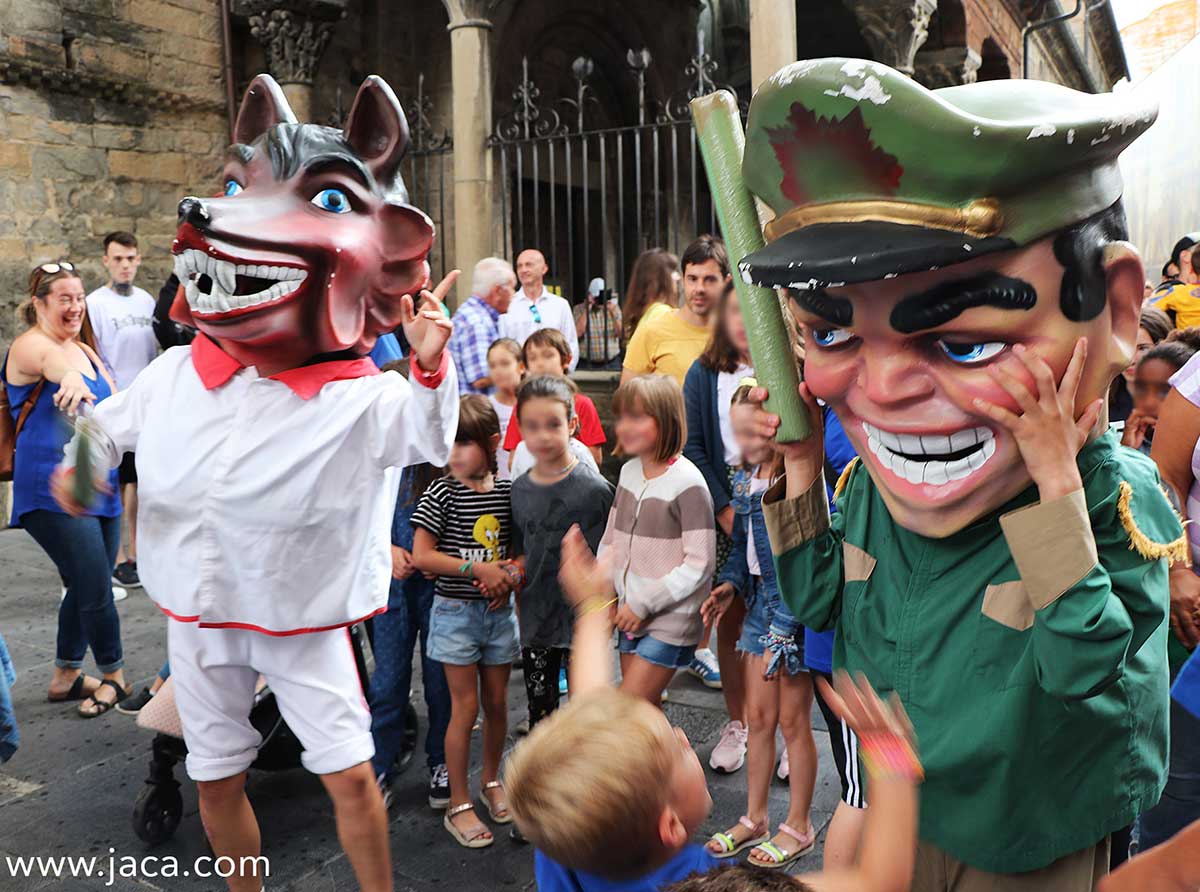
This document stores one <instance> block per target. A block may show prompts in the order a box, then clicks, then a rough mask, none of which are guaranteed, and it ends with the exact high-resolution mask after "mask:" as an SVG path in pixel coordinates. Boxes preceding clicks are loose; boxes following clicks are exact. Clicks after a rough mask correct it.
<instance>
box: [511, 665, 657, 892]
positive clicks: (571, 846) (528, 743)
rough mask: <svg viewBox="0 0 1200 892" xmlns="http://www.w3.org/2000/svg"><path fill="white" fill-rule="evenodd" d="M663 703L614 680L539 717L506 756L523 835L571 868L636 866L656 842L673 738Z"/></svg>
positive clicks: (616, 872) (614, 873)
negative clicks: (614, 684)
mask: <svg viewBox="0 0 1200 892" xmlns="http://www.w3.org/2000/svg"><path fill="white" fill-rule="evenodd" d="M666 727H667V726H666V722H665V719H664V718H663V714H662V712H661V711H659V710H657V709H655V708H654V707H653V706H651V705H650V704H649V703H647V702H646V701H645V700H643V699H641V698H640V697H633V696H631V695H629V694H625V693H621V692H620V691H617V690H615V689H612V688H604V689H601V690H598V691H594V692H589V693H587V694H585V695H583V696H580V697H578V698H576V699H574V700H572V702H571V703H569V704H567V706H565V707H563V708H562V709H559V710H556V711H555V712H554V713H553V714H552V715H550V716H549V717H548V718H546V719H543V720H542V721H540V722H538V723H537V725H536V726H535V727H534V729H533V730H532V731H530V733H529V736H528V737H526V738H525V740H524V741H523V742H522V743H521V744H520V745H518V746H517V748H516V750H515V751H514V752H513V754H512V755H511V756H510V757H509V760H508V765H507V767H506V769H505V772H504V787H505V790H506V791H507V793H508V807H509V808H510V809H511V810H512V813H513V816H514V818H515V819H516V822H517V826H518V827H519V828H520V830H521V833H523V834H524V835H525V837H526V838H527V839H528V840H529V841H530V842H531V843H533V844H534V845H535V846H537V847H538V848H539V849H541V850H542V852H544V853H545V854H546V855H547V856H549V857H550V858H552V859H553V860H555V861H557V862H558V863H559V864H561V865H563V866H564V867H566V868H568V869H571V870H583V871H586V872H588V873H593V874H598V875H600V876H603V877H606V878H611V879H623V878H628V877H632V876H638V875H639V874H641V873H644V872H645V870H646V865H647V864H648V863H649V862H650V861H652V860H653V859H654V857H655V856H656V855H657V854H658V853H659V851H660V850H661V846H662V844H661V842H660V837H659V831H658V821H659V818H660V816H661V815H662V813H663V809H664V808H666V806H667V804H668V802H669V800H670V796H671V778H672V777H673V775H674V772H675V769H676V766H677V765H678V763H679V754H678V743H677V741H676V740H675V736H674V735H673V734H668V733H666Z"/></svg>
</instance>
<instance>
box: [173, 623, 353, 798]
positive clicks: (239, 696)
mask: <svg viewBox="0 0 1200 892" xmlns="http://www.w3.org/2000/svg"><path fill="white" fill-rule="evenodd" d="M167 627H168V632H167V651H168V655H169V657H170V660H171V678H172V680H173V681H174V684H175V692H176V693H175V697H176V704H177V706H178V709H179V719H180V722H181V724H182V725H183V739H184V741H185V742H186V743H187V747H188V757H187V773H188V776H189V777H190V778H191V779H192V780H195V781H216V780H223V779H224V778H227V777H233V776H234V775H236V774H240V773H241V772H243V771H245V770H246V769H247V768H249V767H250V763H252V762H253V761H254V759H255V757H256V755H257V754H258V747H259V746H260V744H261V743H262V736H261V735H260V734H259V733H258V732H257V731H256V730H254V727H253V726H252V725H251V724H250V708H251V707H252V706H253V705H254V689H255V687H256V685H257V682H258V676H259V675H260V674H261V675H262V676H264V677H265V678H266V680H267V684H269V685H270V686H271V690H272V691H273V692H274V693H275V699H276V702H277V703H278V704H279V712H280V714H281V715H282V716H283V720H284V721H285V722H287V723H288V727H290V728H291V729H292V731H293V733H295V735H296V737H297V738H298V739H299V740H300V743H301V744H302V745H303V746H304V753H303V755H302V756H301V761H302V762H303V764H304V767H305V768H307V769H308V770H309V771H311V772H312V773H313V774H332V773H333V772H335V771H343V770H345V769H347V768H352V767H354V766H355V765H358V764H359V763H360V762H366V761H368V760H370V758H371V757H372V756H373V755H374V754H375V744H374V741H373V740H372V738H371V712H370V709H369V708H368V707H367V701H366V698H365V697H364V696H363V689H362V685H361V684H360V682H359V678H358V669H357V667H356V665H355V661H354V650H353V647H352V645H351V643H350V632H349V630H347V629H344V628H342V629H332V630H330V631H326V632H308V633H304V634H300V635H282V636H275V635H267V634H264V633H262V632H252V631H247V630H243V629H204V628H201V627H200V626H199V625H198V624H197V623H188V622H181V621H179V620H170V621H169V622H168V623H167Z"/></svg>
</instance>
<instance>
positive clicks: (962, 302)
mask: <svg viewBox="0 0 1200 892" xmlns="http://www.w3.org/2000/svg"><path fill="white" fill-rule="evenodd" d="M1036 305H1037V289H1036V288H1034V287H1033V286H1032V285H1030V284H1029V283H1028V282H1026V281H1025V280H1024V279H1014V278H1012V277H1011V276H1002V275H1000V274H999V273H983V274H981V275H978V276H972V277H971V278H969V279H956V280H955V281H953V282H943V283H942V284H941V285H937V286H935V287H933V288H930V289H929V290H928V291H924V292H922V293H920V294H914V295H912V296H910V297H906V298H904V300H902V301H900V303H898V304H896V306H895V307H894V308H893V309H892V316H891V323H892V328H894V329H895V330H896V331H898V332H901V333H903V334H913V333H914V332H918V331H925V330H926V329H930V328H937V327H938V326H939V325H945V324H946V323H947V322H949V321H950V320H952V319H955V318H957V317H958V315H959V314H960V313H962V312H964V311H965V310H969V309H971V308H972V307H997V308H999V309H1001V310H1032V309H1033V308H1034V306H1036Z"/></svg>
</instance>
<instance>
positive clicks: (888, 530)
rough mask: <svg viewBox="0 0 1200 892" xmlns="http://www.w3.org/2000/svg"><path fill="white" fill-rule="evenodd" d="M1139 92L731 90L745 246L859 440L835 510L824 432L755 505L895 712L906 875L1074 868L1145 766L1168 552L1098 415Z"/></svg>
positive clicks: (1164, 510)
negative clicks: (899, 708)
mask: <svg viewBox="0 0 1200 892" xmlns="http://www.w3.org/2000/svg"><path fill="white" fill-rule="evenodd" d="M1154 114H1155V112H1154V108H1153V106H1152V105H1151V106H1147V105H1146V104H1145V103H1144V101H1143V100H1142V98H1141V97H1140V96H1138V95H1137V94H1133V95H1131V96H1124V97H1122V96H1116V95H1100V96H1093V95H1085V94H1081V93H1076V92H1074V91H1071V90H1068V89H1066V88H1063V87H1059V86H1057V85H1053V84H1047V83H1040V82H1034V81H995V82H989V83H980V84H973V85H969V86H963V87H954V88H949V89H943V90H935V91H929V90H926V89H925V88H923V87H921V86H920V85H919V84H916V83H915V82H913V81H912V80H910V79H909V78H907V77H904V76H903V75H901V74H899V73H898V72H895V71H892V70H891V69H888V68H886V67H884V66H881V65H878V64H875V63H872V62H865V61H861V60H847V59H821V60H813V61H804V62H798V63H796V64H794V65H791V66H788V67H786V68H784V69H782V70H781V71H779V72H777V73H776V74H775V75H774V76H772V77H771V78H769V79H768V81H767V82H766V83H765V84H764V85H763V86H762V87H761V88H760V89H759V91H758V92H757V93H756V95H755V97H754V100H753V102H752V103H751V107H750V115H749V122H748V125H747V134H746V146H745V155H744V158H743V167H742V175H743V178H744V180H745V183H746V185H747V186H748V187H749V188H750V190H751V191H752V192H753V193H755V194H756V195H757V196H758V197H759V198H760V199H761V200H762V201H763V202H764V203H765V204H766V205H768V206H769V207H770V208H772V209H773V210H774V212H775V218H774V220H773V221H771V222H770V223H769V224H768V225H767V226H766V229H765V236H766V240H767V244H766V246H765V247H764V248H762V249H761V250H759V251H756V252H754V253H752V254H750V255H749V256H746V257H741V258H738V260H739V261H740V263H739V269H740V272H741V274H742V275H743V276H744V277H746V280H747V281H750V282H753V283H754V284H756V285H761V286H770V287H776V288H786V289H788V290H789V293H790V295H791V297H792V298H793V301H794V304H795V306H796V308H797V315H798V316H799V317H800V319H801V322H802V327H803V331H804V336H805V339H806V359H805V381H806V386H807V388H808V390H809V392H810V393H811V395H812V396H814V397H816V398H818V399H820V400H823V401H825V402H826V403H828V404H829V405H830V406H832V408H833V409H834V411H835V412H836V413H837V415H838V417H839V419H840V420H841V422H842V425H843V426H844V427H845V430H846V433H847V434H848V435H849V437H850V439H851V440H852V441H853V443H854V445H855V447H856V449H857V451H858V453H859V455H860V456H861V461H860V462H856V463H855V464H854V465H852V466H851V468H849V469H848V470H847V472H846V474H844V475H843V478H842V480H841V481H840V482H839V485H838V508H839V510H838V512H837V514H836V515H835V516H834V517H833V519H832V520H831V519H830V516H829V510H828V506H827V502H826V490H825V487H824V484H823V481H822V479H821V476H820V472H819V469H820V468H821V463H820V461H819V454H820V453H819V448H820V447H819V440H820V438H819V436H817V437H814V438H813V445H812V446H808V447H796V446H793V447H791V449H792V450H793V451H792V453H790V454H791V455H793V456H799V457H797V458H795V459H794V460H790V463H789V478H790V477H794V476H796V475H795V474H794V473H793V470H794V469H795V468H797V467H799V468H804V469H811V471H810V473H809V475H808V477H807V479H804V480H795V479H787V480H785V481H782V482H781V483H780V484H778V485H777V486H776V487H774V488H773V490H772V491H771V492H770V493H769V494H768V495H767V496H766V497H765V498H764V499H763V509H764V513H765V515H766V519H767V523H768V525H769V529H770V535H771V542H772V546H773V549H774V551H775V554H776V560H777V565H778V571H779V578H780V584H781V589H782V591H783V593H784V597H785V598H786V599H787V601H788V603H789V605H790V606H791V607H792V610H793V612H794V613H795V614H796V616H797V617H798V618H799V619H800V620H801V621H802V622H803V623H804V624H805V625H806V626H809V627H812V628H815V629H828V628H834V627H836V629H837V641H836V649H835V663H836V664H837V665H838V666H840V667H842V668H846V669H850V670H854V671H861V672H864V673H866V675H867V676H868V678H869V679H870V681H871V683H872V685H874V686H875V688H876V689H877V690H880V691H885V690H887V691H895V692H896V693H898V694H899V696H900V698H901V699H902V700H903V702H904V705H905V706H906V708H907V709H908V712H909V715H910V716H911V718H912V721H913V723H914V725H915V727H916V731H917V737H918V738H919V741H920V747H921V754H922V759H923V760H924V762H925V767H926V772H927V780H926V783H925V785H924V788H923V791H922V796H921V827H920V837H921V848H920V852H919V853H918V865H917V875H916V881H915V884H914V887H913V888H914V889H916V890H921V892H934V890H936V892H944V890H973V889H983V888H987V889H1005V890H1009V889H1013V890H1015V889H1022V890H1026V889H1028V890H1035V889H1037V890H1041V889H1047V890H1049V889H1054V890H1058V892H1083V890H1090V889H1091V888H1092V886H1093V884H1094V882H1095V881H1096V879H1097V878H1098V877H1099V876H1100V875H1102V874H1103V872H1105V871H1106V869H1107V857H1108V855H1107V850H1108V847H1107V840H1108V836H1109V834H1110V833H1112V832H1114V831H1116V830H1118V829H1120V828H1123V827H1125V826H1126V825H1128V824H1130V823H1131V822H1132V821H1133V820H1134V818H1135V817H1136V816H1137V815H1138V813H1139V812H1140V811H1142V810H1143V809H1145V808H1147V807H1149V806H1151V805H1153V804H1154V803H1155V802H1156V801H1157V799H1158V796H1159V793H1160V791H1161V790H1162V786H1163V783H1164V780H1165V763H1166V749H1167V747H1166V741H1167V737H1166V716H1167V666H1166V649H1167V634H1168V632H1167V623H1166V618H1167V605H1168V588H1167V565H1168V560H1170V559H1172V558H1175V559H1180V560H1186V549H1185V545H1184V540H1183V538H1182V537H1181V528H1180V524H1179V521H1178V519H1177V517H1176V516H1175V514H1174V512H1173V511H1172V509H1171V506H1170V504H1169V503H1168V501H1167V499H1166V497H1165V496H1164V494H1163V492H1162V490H1161V488H1160V485H1159V481H1158V475H1157V472H1156V470H1155V468H1154V465H1153V464H1152V463H1151V462H1150V461H1149V460H1148V459H1147V458H1146V457H1144V456H1142V455H1140V454H1137V453H1135V452H1133V451H1131V450H1127V449H1125V448H1123V447H1121V446H1120V445H1119V444H1118V442H1117V440H1116V439H1115V438H1114V437H1113V436H1112V435H1111V434H1109V433H1106V432H1105V430H1106V427H1105V423H1104V422H1105V413H1104V411H1103V409H1102V406H1103V402H1102V400H1103V397H1104V395H1105V393H1106V390H1107V387H1108V385H1109V383H1110V382H1111V380H1112V379H1113V377H1114V376H1115V374H1116V373H1117V371H1118V370H1119V369H1121V368H1123V367H1124V366H1125V365H1126V363H1127V362H1128V361H1129V358H1130V356H1131V353H1132V350H1133V347H1134V343H1135V336H1136V334H1137V328H1138V314H1139V309H1140V306H1141V302H1142V293H1143V278H1144V276H1143V270H1142V264H1141V262H1140V260H1139V259H1138V257H1137V254H1136V252H1135V251H1134V250H1133V249H1132V247H1131V246H1129V245H1128V244H1127V243H1126V242H1125V241H1124V239H1125V237H1126V234H1125V216H1124V212H1123V210H1122V207H1121V203H1120V199H1121V178H1120V173H1119V171H1118V168H1117V155H1118V154H1119V152H1120V151H1121V150H1122V149H1123V148H1124V147H1125V146H1126V145H1128V144H1129V142H1131V141H1132V140H1133V139H1134V138H1135V137H1136V136H1137V135H1138V134H1139V133H1141V132H1142V131H1143V130H1144V129H1145V128H1146V127H1147V126H1149V124H1150V123H1151V122H1152V121H1153V119H1154ZM752 335H753V332H752ZM1081 339H1086V344H1085V345H1081V344H1080V340H1081ZM819 417H820V416H819V414H816V416H815V421H816V422H819ZM1056 419H1059V420H1056ZM805 450H807V452H805ZM814 459H816V460H815V461H814ZM814 477H815V478H816V479H813V478H814ZM869 795H870V793H869V791H868V798H869ZM997 875H1000V876H997Z"/></svg>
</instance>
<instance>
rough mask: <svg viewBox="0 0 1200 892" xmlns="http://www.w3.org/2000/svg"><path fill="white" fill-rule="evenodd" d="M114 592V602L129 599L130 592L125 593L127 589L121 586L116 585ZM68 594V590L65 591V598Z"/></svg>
mask: <svg viewBox="0 0 1200 892" xmlns="http://www.w3.org/2000/svg"><path fill="white" fill-rule="evenodd" d="M112 590H113V600H114V601H124V600H125V599H126V598H128V597H129V592H127V591H125V589H123V588H121V586H119V585H114V586H113V587H112ZM66 594H67V590H66V589H63V597H66Z"/></svg>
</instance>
